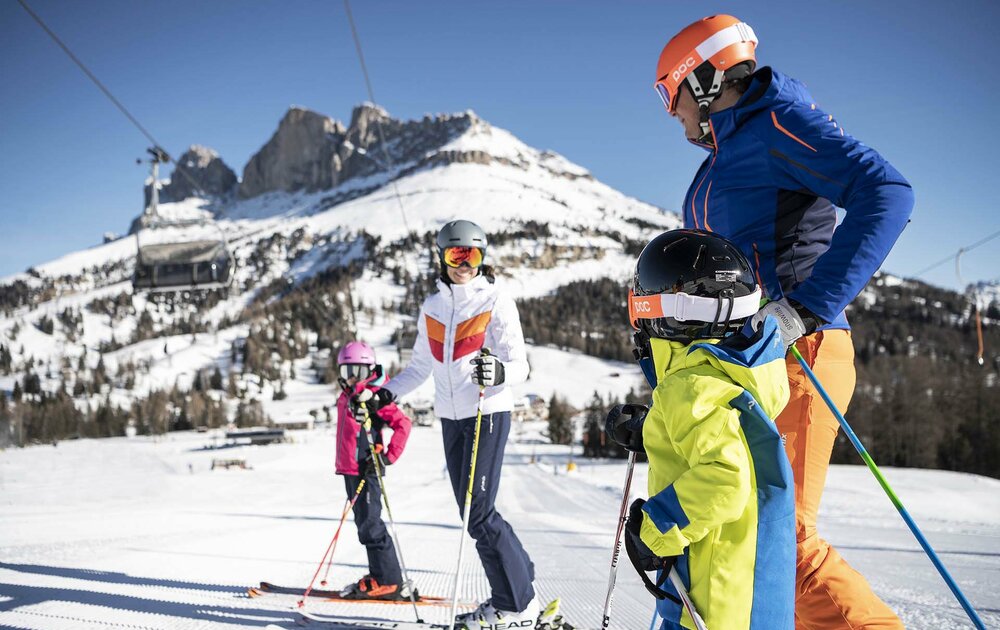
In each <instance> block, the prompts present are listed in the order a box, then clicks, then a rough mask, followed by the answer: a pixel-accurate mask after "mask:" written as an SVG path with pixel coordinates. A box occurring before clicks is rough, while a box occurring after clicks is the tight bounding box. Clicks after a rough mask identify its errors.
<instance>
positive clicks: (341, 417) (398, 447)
mask: <svg viewBox="0 0 1000 630" xmlns="http://www.w3.org/2000/svg"><path fill="white" fill-rule="evenodd" d="M365 387H367V388H368V389H370V390H372V391H377V390H378V389H379V386H378V385H374V384H370V385H365ZM358 391H360V389H359V390H358ZM386 425H388V426H389V428H390V429H392V439H391V440H390V441H389V444H388V445H386V448H385V457H386V459H387V460H388V462H389V463H390V464H392V463H395V461H396V460H397V459H399V456H400V455H402V454H403V449H404V448H405V447H406V440H407V439H408V438H409V437H410V427H411V426H412V425H411V424H410V419H409V418H407V417H406V415H405V414H404V413H403V412H402V411H400V410H399V407H397V406H396V404H395V403H392V404H390V405H386V406H385V407H382V408H381V409H379V410H378V411H377V412H375V413H373V414H372V438H373V439H374V440H375V443H376V444H381V443H382V429H383V428H384V427H385V426H386ZM361 430H362V429H361V424H360V423H359V422H358V421H357V420H355V419H354V416H353V415H351V406H350V404H349V397H348V395H347V392H341V393H340V398H338V399H337V462H336V465H337V474H338V475H357V474H358V455H357V448H358V432H359V431H361Z"/></svg>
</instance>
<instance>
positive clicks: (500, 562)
mask: <svg viewBox="0 0 1000 630" xmlns="http://www.w3.org/2000/svg"><path fill="white" fill-rule="evenodd" d="M437 244H438V253H439V258H440V262H441V268H442V273H441V278H440V279H439V280H438V282H437V289H438V291H437V293H434V294H433V295H431V296H429V297H428V298H427V299H426V300H424V303H423V305H422V306H421V307H420V314H419V315H418V317H417V341H416V343H415V344H414V346H413V358H412V359H411V361H410V363H409V365H407V366H406V367H405V368H404V369H403V370H402V371H401V372H400V373H399V374H397V375H396V376H395V378H393V379H392V380H391V381H389V382H388V383H387V384H386V387H383V388H382V389H380V390H379V391H378V392H376V393H375V394H374V397H371V396H369V397H370V400H369V402H368V404H369V406H371V405H376V406H381V405H384V404H388V403H389V402H391V401H393V400H395V399H397V398H400V397H402V396H405V395H406V394H408V393H410V392H412V391H413V390H415V389H416V388H417V387H419V386H420V385H421V384H422V383H423V382H424V381H426V380H427V377H428V376H431V375H433V376H434V388H435V402H434V412H435V414H436V415H437V416H438V417H439V418H441V420H442V435H443V438H444V451H445V457H446V459H447V462H448V473H449V475H450V476H451V485H452V488H453V490H454V492H455V500H456V501H457V502H458V505H459V510H461V509H462V506H463V505H464V501H465V493H466V484H467V483H468V476H469V467H470V465H471V456H472V443H473V435H474V430H475V421H476V410H477V404H478V402H479V390H480V386H485V392H484V394H485V398H484V400H483V409H482V412H483V418H482V425H481V426H482V428H481V430H480V437H479V447H478V451H477V460H476V483H475V486H474V492H473V497H472V507H471V511H470V516H469V534H470V535H471V536H472V538H473V539H475V541H476V550H477V551H478V552H479V557H480V559H481V560H482V563H483V568H484V569H485V570H486V576H487V578H488V579H489V582H490V588H491V590H492V597H491V598H490V599H489V600H487V601H486V602H484V603H483V604H481V605H480V606H479V608H478V609H477V610H475V611H473V612H471V613H466V614H464V615H459V616H458V617H457V619H456V622H457V625H456V628H460V629H461V628H469V629H472V628H475V629H477V630H478V629H479V628H481V627H483V626H484V625H485V626H487V627H492V626H494V625H496V624H512V623H516V622H523V621H526V620H529V619H530V620H532V621H533V620H534V619H536V618H537V616H538V613H539V606H538V602H537V601H536V599H535V592H534V588H533V586H532V581H533V580H534V565H533V564H532V562H531V559H530V558H529V557H528V554H527V553H526V552H525V550H524V547H523V546H522V545H521V542H520V541H519V540H518V538H517V536H516V535H515V534H514V531H513V530H512V529H511V527H510V525H509V524H508V523H507V521H505V520H504V519H503V518H502V517H501V516H500V514H499V513H498V512H497V511H496V508H495V507H494V502H495V500H496V494H497V489H498V487H499V484H500V468H501V466H502V464H503V453H504V447H505V446H506V443H507V435H508V433H509V432H510V415H511V409H512V408H513V396H512V395H511V392H510V389H509V388H508V385H511V384H514V383H521V382H524V381H525V380H526V379H527V378H528V357H527V353H526V352H525V349H524V337H523V335H522V333H521V321H520V319H519V317H518V313H517V306H516V305H515V303H514V300H513V299H512V298H511V297H510V296H509V295H507V294H506V293H504V292H503V291H502V290H500V289H499V288H498V287H497V285H496V283H495V279H494V278H493V275H492V273H491V270H490V268H489V267H486V266H484V265H483V264H482V263H483V259H484V257H485V253H486V245H487V243H486V234H485V232H483V230H482V229H481V228H480V227H479V226H478V225H476V224H475V223H472V222H470V221H452V222H451V223H448V224H447V225H445V226H444V227H443V228H442V229H441V231H440V232H439V233H438V238H437ZM487 348H488V349H489V350H488V351H489V354H486V353H485V352H483V350H485V349H487ZM505 627H506V626H505ZM511 627H520V626H511Z"/></svg>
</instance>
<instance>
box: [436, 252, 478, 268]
mask: <svg viewBox="0 0 1000 630" xmlns="http://www.w3.org/2000/svg"><path fill="white" fill-rule="evenodd" d="M443 258H444V264H446V265H448V266H449V267H455V268H458V267H461V266H462V265H469V266H470V267H472V268H473V269H475V268H477V267H479V265H481V264H483V250H481V249H479V248H478V247H446V248H445V250H444V256H443Z"/></svg>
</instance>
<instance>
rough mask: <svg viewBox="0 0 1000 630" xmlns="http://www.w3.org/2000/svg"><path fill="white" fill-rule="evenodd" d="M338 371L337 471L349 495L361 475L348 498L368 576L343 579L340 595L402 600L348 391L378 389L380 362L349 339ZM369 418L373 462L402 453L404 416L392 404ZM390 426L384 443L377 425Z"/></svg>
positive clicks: (359, 414)
mask: <svg viewBox="0 0 1000 630" xmlns="http://www.w3.org/2000/svg"><path fill="white" fill-rule="evenodd" d="M337 364H338V369H339V371H340V379H339V382H340V387H341V390H342V391H341V393H340V398H338V399H337V474H338V475H343V476H344V485H345V486H346V488H347V497H348V498H349V499H350V498H353V497H354V495H355V493H356V492H357V490H358V486H359V485H360V483H361V480H362V479H365V480H366V481H365V487H364V488H363V489H362V490H361V494H360V496H358V498H357V500H356V501H355V502H354V523H355V525H357V528H358V540H360V541H361V544H362V545H364V546H365V549H367V551H368V571H369V572H368V575H366V576H364V577H363V578H361V579H360V580H358V581H357V582H354V583H351V584H348V585H347V586H346V587H345V588H344V589H343V590H342V591H341V593H340V594H341V596H342V597H345V598H348V599H389V600H393V599H404V598H406V597H409V593H408V592H406V591H405V589H404V588H403V576H402V573H401V572H400V568H399V560H398V559H397V556H396V549H395V547H394V546H393V543H392V537H390V536H389V532H388V531H387V530H386V528H385V523H383V522H382V505H381V499H382V492H381V489H380V488H379V483H378V478H377V476H376V473H375V466H376V463H375V461H373V459H372V453H371V451H372V449H370V448H369V446H368V437H367V435H366V433H365V430H364V428H363V427H362V423H363V422H364V415H363V414H364V412H363V411H361V410H360V408H354V409H352V408H351V407H352V405H351V403H350V399H351V397H352V396H354V395H355V394H357V393H358V392H360V391H362V390H363V389H369V390H372V391H378V390H379V389H380V388H381V386H382V385H383V384H384V383H385V380H386V378H385V376H384V375H383V374H382V368H381V366H377V365H376V364H375V351H374V350H372V348H371V346H369V345H368V344H366V343H364V342H361V341H352V342H350V343H348V344H346V345H345V346H344V347H343V348H341V350H340V353H339V354H338V355H337ZM368 413H369V416H370V418H371V435H372V440H373V441H374V443H375V448H374V450H375V453H376V454H375V457H376V458H378V460H379V461H378V466H379V467H380V468H381V470H382V471H383V474H384V471H385V466H386V465H388V464H392V463H394V462H395V461H396V460H397V459H399V456H400V455H402V453H403V448H404V447H405V446H406V439H407V438H408V437H409V435H410V426H411V425H410V419H409V418H407V417H406V416H405V415H404V414H403V412H401V411H400V410H399V408H398V407H396V405H395V404H391V405H387V406H385V407H382V408H381V409H379V410H378V411H377V412H376V411H371V410H369V411H368ZM386 425H388V427H389V428H390V429H392V439H391V440H390V441H389V443H388V444H384V443H383V441H382V429H383V428H385V426H386Z"/></svg>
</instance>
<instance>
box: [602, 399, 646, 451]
mask: <svg viewBox="0 0 1000 630" xmlns="http://www.w3.org/2000/svg"><path fill="white" fill-rule="evenodd" d="M647 413H649V407H647V406H646V405H639V404H634V403H628V404H626V405H615V406H614V407H612V408H611V411H609V412H608V417H607V419H606V420H605V421H604V431H605V433H607V434H608V437H609V438H611V439H612V440H614V441H615V442H616V443H617V444H619V445H620V446H621V447H622V448H624V449H625V450H627V451H632V452H634V453H645V452H646V449H645V448H644V446H643V443H642V425H643V423H644V422H645V421H646V414H647Z"/></svg>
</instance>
